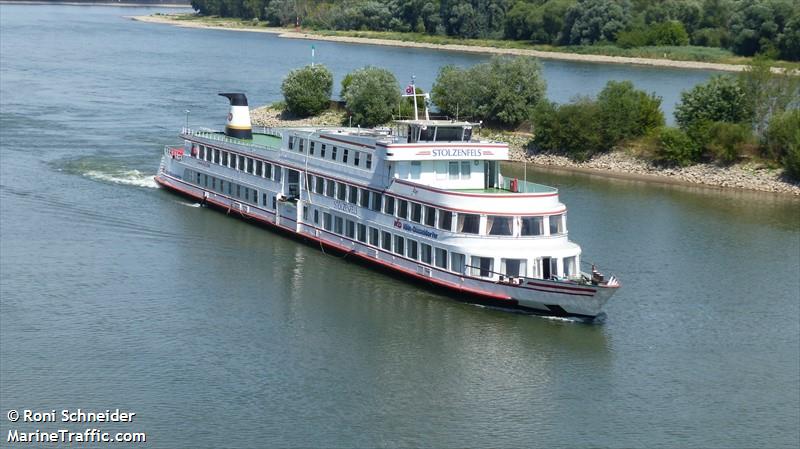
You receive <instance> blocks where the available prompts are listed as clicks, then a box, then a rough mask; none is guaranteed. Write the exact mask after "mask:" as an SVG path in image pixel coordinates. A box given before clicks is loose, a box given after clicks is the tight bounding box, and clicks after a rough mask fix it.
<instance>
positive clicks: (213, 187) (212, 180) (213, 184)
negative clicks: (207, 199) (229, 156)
mask: <svg viewBox="0 0 800 449" xmlns="http://www.w3.org/2000/svg"><path fill="white" fill-rule="evenodd" d="M211 188H212V189H214V190H217V178H211Z"/></svg>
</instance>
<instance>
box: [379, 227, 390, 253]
mask: <svg viewBox="0 0 800 449" xmlns="http://www.w3.org/2000/svg"><path fill="white" fill-rule="evenodd" d="M381 248H383V249H385V250H386V251H391V250H392V234H390V233H388V232H386V231H381Z"/></svg>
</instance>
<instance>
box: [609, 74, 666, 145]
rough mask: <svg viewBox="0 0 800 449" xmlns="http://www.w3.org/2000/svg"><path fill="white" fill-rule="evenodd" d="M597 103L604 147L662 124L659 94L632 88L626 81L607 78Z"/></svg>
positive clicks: (639, 134) (642, 133) (662, 117)
mask: <svg viewBox="0 0 800 449" xmlns="http://www.w3.org/2000/svg"><path fill="white" fill-rule="evenodd" d="M597 104H598V107H599V110H600V116H599V119H600V121H601V123H602V128H603V135H604V136H605V142H606V144H605V146H606V148H611V147H612V146H614V145H616V144H618V143H619V142H620V141H622V140H626V139H631V138H634V137H640V136H643V135H645V134H647V133H648V132H650V131H651V130H653V129H655V128H658V127H661V126H664V113H663V112H661V97H658V96H656V95H655V94H649V95H648V94H647V93H646V92H644V91H642V90H637V89H635V88H634V86H633V83H632V82H630V81H609V82H608V83H607V84H606V86H605V87H604V88H603V90H602V91H600V93H599V94H598V96H597Z"/></svg>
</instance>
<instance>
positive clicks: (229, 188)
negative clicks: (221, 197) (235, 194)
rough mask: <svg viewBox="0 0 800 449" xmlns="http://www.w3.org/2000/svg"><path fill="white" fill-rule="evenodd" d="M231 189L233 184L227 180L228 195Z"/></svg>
mask: <svg viewBox="0 0 800 449" xmlns="http://www.w3.org/2000/svg"><path fill="white" fill-rule="evenodd" d="M232 191H233V184H232V183H230V182H229V183H228V195H230V194H231V192H232Z"/></svg>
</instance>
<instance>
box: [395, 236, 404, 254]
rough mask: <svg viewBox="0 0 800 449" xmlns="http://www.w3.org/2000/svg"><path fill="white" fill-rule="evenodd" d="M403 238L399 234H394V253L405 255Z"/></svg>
mask: <svg viewBox="0 0 800 449" xmlns="http://www.w3.org/2000/svg"><path fill="white" fill-rule="evenodd" d="M405 246H406V245H405V239H404V238H403V237H401V236H399V235H396V236H394V252H395V253H396V254H400V255H401V256H402V255H405V253H406V248H405Z"/></svg>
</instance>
